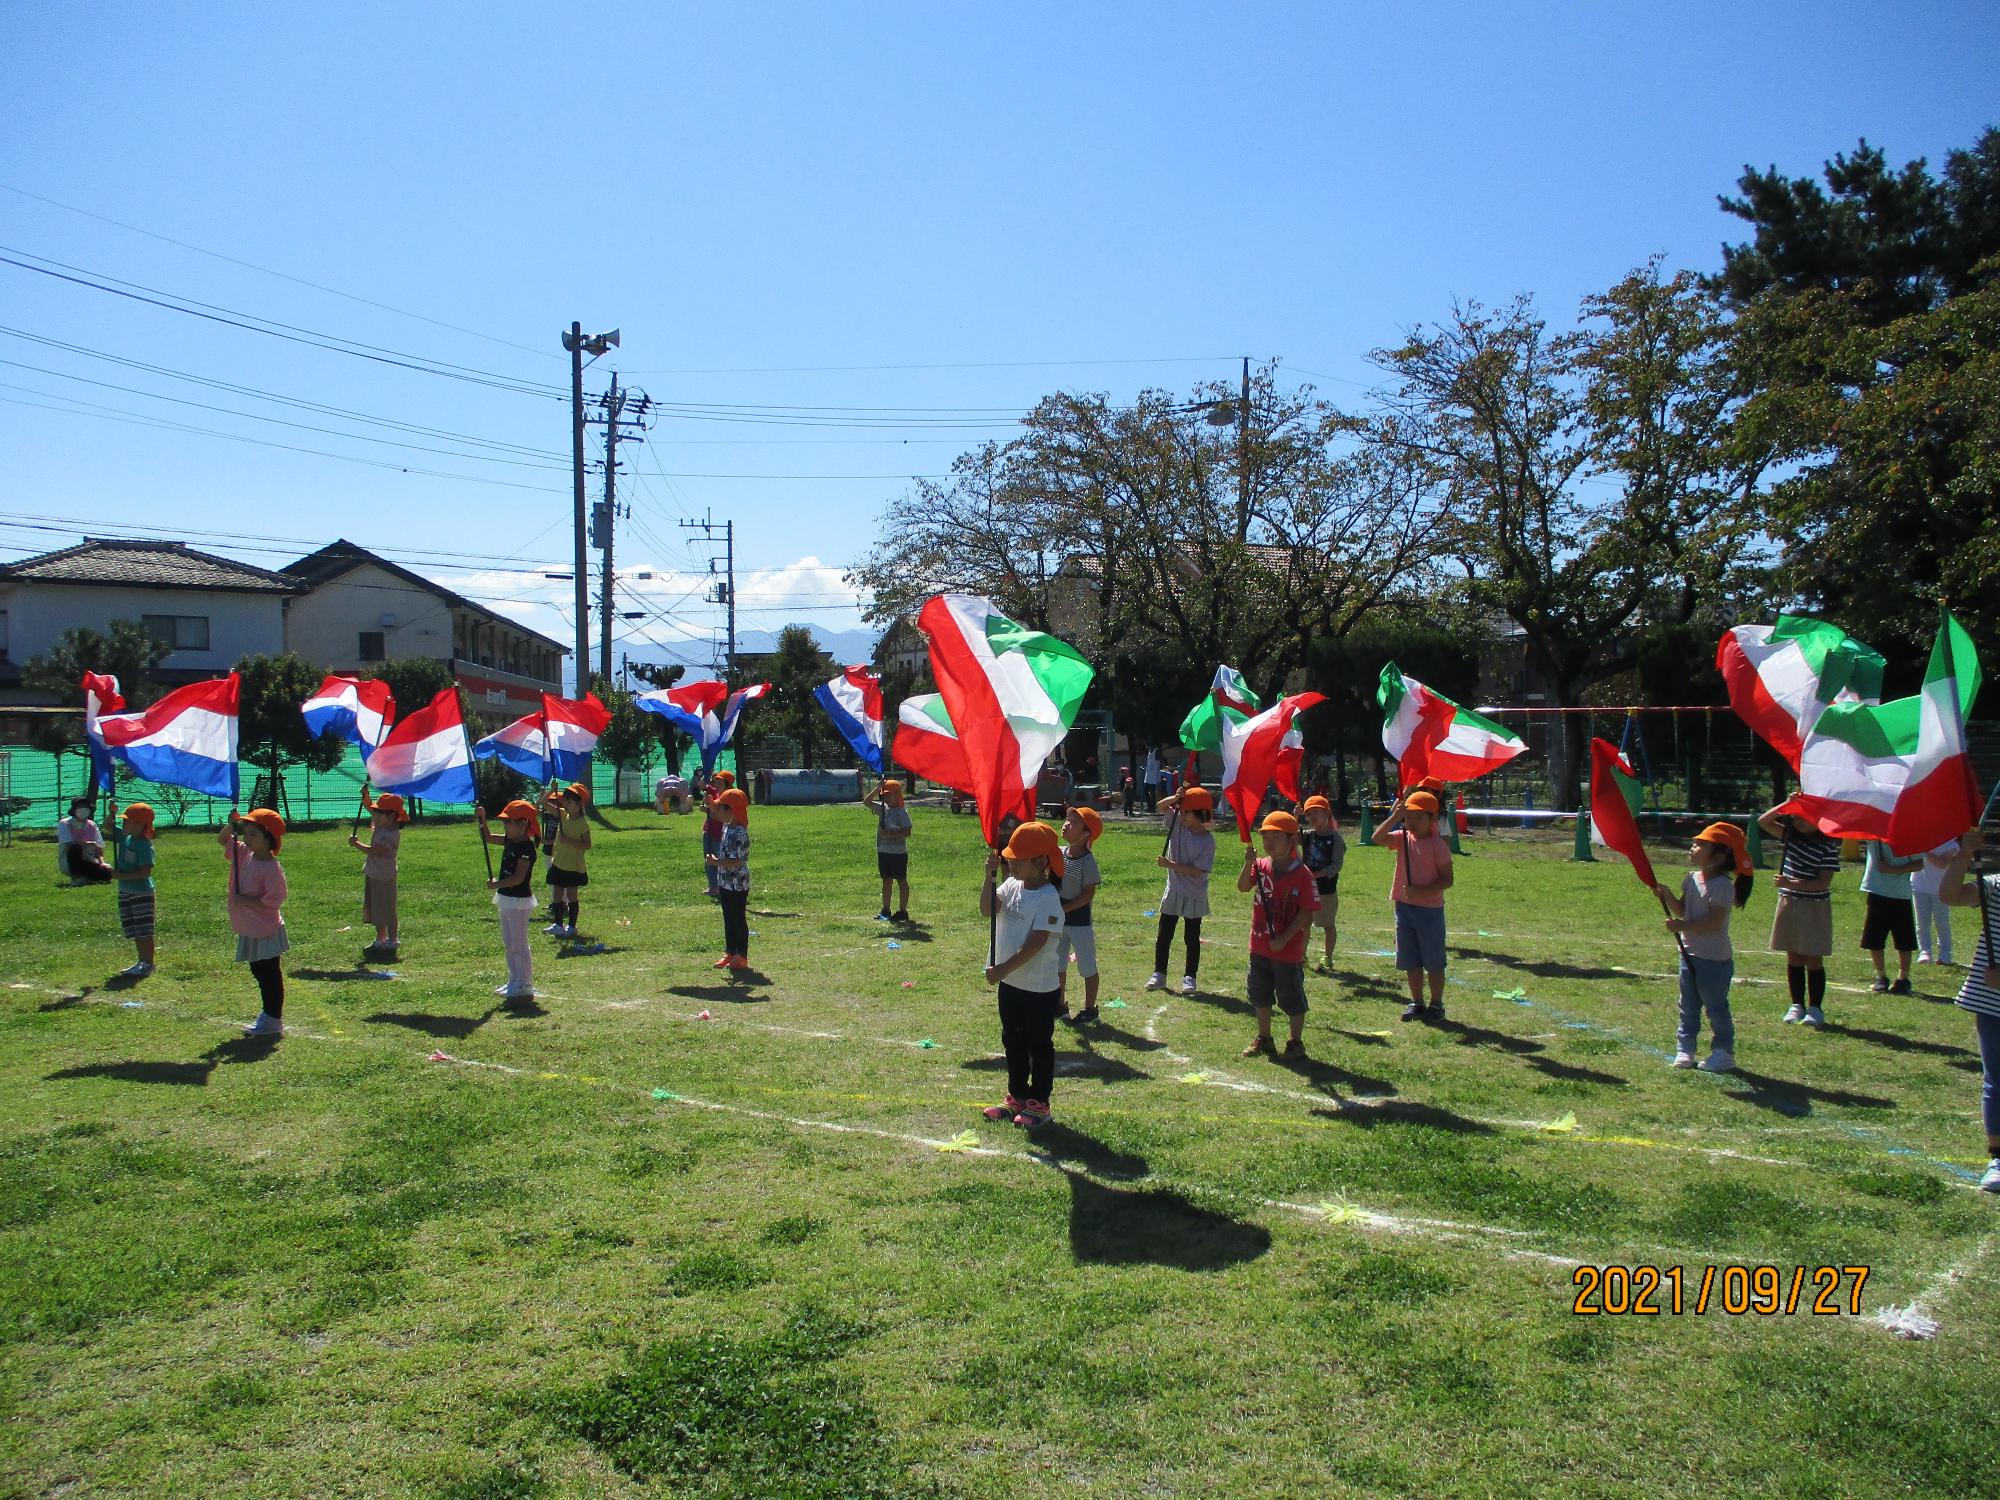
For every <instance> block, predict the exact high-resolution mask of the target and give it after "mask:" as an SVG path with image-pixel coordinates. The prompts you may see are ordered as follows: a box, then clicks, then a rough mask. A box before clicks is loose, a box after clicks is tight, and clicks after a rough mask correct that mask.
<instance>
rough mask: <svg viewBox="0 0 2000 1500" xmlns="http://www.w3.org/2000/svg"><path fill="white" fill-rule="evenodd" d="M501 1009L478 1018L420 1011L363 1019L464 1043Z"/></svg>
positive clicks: (377, 1014)
mask: <svg viewBox="0 0 2000 1500" xmlns="http://www.w3.org/2000/svg"><path fill="white" fill-rule="evenodd" d="M529 1003H530V1004H532V1003H533V1002H532V1001H530V1002H529ZM499 1009H500V1008H499V1007H498V1006H497V1005H496V1006H495V1007H494V1008H493V1009H492V1010H489V1011H487V1012H486V1013H485V1014H484V1015H477V1016H437V1015H431V1014H429V1013H427V1012H425V1011H420V1010H378V1011H376V1012H375V1014H374V1015H372V1016H363V1017H362V1018H361V1019H362V1020H364V1021H367V1022H369V1023H371V1024H373V1025H377V1026H401V1027H403V1028H404V1029H405V1030H408V1031H421V1032H422V1033H423V1034H424V1035H425V1036H435V1037H449V1038H451V1039H453V1040H455V1041H463V1040H465V1038H467V1037H469V1036H471V1035H472V1033H473V1032H475V1031H477V1030H478V1029H479V1028H480V1027H482V1026H484V1025H485V1024H486V1023H487V1022H488V1021H490V1020H492V1019H493V1017H494V1016H495V1015H496V1014H498V1012H499Z"/></svg>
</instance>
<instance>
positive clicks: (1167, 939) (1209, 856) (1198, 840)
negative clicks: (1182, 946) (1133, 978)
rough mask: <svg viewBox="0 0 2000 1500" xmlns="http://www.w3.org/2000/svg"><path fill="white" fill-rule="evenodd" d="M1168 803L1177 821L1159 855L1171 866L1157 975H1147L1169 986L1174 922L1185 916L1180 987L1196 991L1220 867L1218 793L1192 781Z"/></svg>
mask: <svg viewBox="0 0 2000 1500" xmlns="http://www.w3.org/2000/svg"><path fill="white" fill-rule="evenodd" d="M1168 806H1169V808H1170V811H1171V813H1172V816H1173V820H1174V821H1173V826H1172V830H1171V831H1170V832H1169V833H1168V834H1167V849H1166V852H1165V853H1164V854H1162V855H1161V856H1160V858H1159V859H1158V861H1156V862H1157V863H1158V865H1159V866H1160V868H1161V869H1163V870H1165V871H1166V872H1167V888H1166V890H1165V891H1164V892H1163V893H1162V894H1161V896H1160V929H1159V933H1158V934H1157V935H1156V936H1155V937H1154V939H1153V977H1152V978H1151V979H1148V980H1147V981H1146V988H1147V989H1149V990H1158V989H1164V988H1165V987H1166V983H1167V958H1168V956H1169V955H1170V954H1171V953H1172V952H1173V947H1174V924H1175V922H1177V921H1180V922H1185V923H1186V924H1187V968H1186V971H1185V972H1184V973H1183V974H1182V975H1181V993H1182V994H1183V995H1192V994H1193V993H1194V991H1195V978H1196V976H1197V975H1199V974H1200V972H1201V919H1202V918H1203V917H1205V916H1207V915H1208V872H1209V871H1210V870H1212V869H1214V868H1215V834H1214V832H1213V831H1212V830H1211V829H1210V827H1209V825H1210V823H1211V821H1212V820H1213V819H1214V817H1215V795H1214V793H1212V792H1210V791H1209V789H1208V788H1207V787H1203V786H1191V787H1188V788H1186V789H1185V790H1184V791H1182V792H1181V793H1180V795H1179V796H1178V797H1177V798H1174V799H1172V800H1171V801H1170V802H1169V804H1168Z"/></svg>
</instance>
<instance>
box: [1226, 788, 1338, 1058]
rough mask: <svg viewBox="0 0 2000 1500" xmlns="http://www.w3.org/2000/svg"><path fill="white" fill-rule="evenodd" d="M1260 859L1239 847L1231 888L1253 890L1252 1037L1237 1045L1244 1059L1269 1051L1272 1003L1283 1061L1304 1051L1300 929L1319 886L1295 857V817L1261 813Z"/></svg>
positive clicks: (1248, 987) (1248, 989)
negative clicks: (1282, 1023) (1286, 1032)
mask: <svg viewBox="0 0 2000 1500" xmlns="http://www.w3.org/2000/svg"><path fill="white" fill-rule="evenodd" d="M1257 832H1258V834H1259V835H1260V836H1261V838H1262V840H1263V843H1264V857H1263V858H1262V859H1259V858H1257V851H1256V848H1255V847H1254V846H1253V845H1251V844H1248V843H1246V844H1244V846H1243V870H1242V873H1241V874H1239V875H1238V876H1237V877H1236V889H1237V890H1239V891H1255V892H1256V893H1257V900H1256V903H1255V905H1253V906H1252V907H1251V910H1250V973H1249V977H1248V979H1247V980H1246V981H1245V982H1244V992H1245V993H1246V994H1247V995H1248V996H1249V997H1250V1003H1251V1004H1252V1005H1253V1006H1255V1007H1256V1009H1257V1035H1256V1038H1255V1039H1254V1040H1253V1041H1252V1042H1251V1043H1250V1045H1249V1046H1247V1047H1245V1048H1244V1049H1243V1055H1244V1056H1245V1057H1255V1056H1257V1055H1258V1054H1259V1053H1260V1052H1262V1053H1270V1052H1273V1051H1274V1050H1275V1044H1274V1043H1273V1042H1272V1040H1271V1006H1272V1004H1273V1002H1274V1001H1275V1002H1276V1004H1277V1007H1278V1009H1279V1010H1282V1011H1283V1012H1284V1013H1285V1019H1286V1021H1287V1022H1289V1023H1290V1026H1291V1037H1290V1039H1289V1040H1288V1041H1286V1043H1285V1052H1284V1056H1285V1060H1286V1061H1288V1062H1292V1061H1296V1060H1298V1059H1300V1058H1302V1057H1304V1056H1305V1055H1306V1043H1305V1027H1306V929H1307V928H1308V927H1310V926H1311V925H1312V916H1313V913H1314V912H1315V911H1316V910H1318V909H1319V887H1318V882H1317V881H1315V880H1314V878H1313V872H1312V867H1311V866H1309V865H1308V864H1306V862H1305V861H1304V860H1302V859H1300V858H1299V820H1298V819H1297V818H1295V817H1293V816H1292V815H1291V814H1290V813H1288V812H1284V811H1274V812H1268V813H1266V814H1264V821H1263V822H1262V823H1261V824H1259V825H1258V828H1257Z"/></svg>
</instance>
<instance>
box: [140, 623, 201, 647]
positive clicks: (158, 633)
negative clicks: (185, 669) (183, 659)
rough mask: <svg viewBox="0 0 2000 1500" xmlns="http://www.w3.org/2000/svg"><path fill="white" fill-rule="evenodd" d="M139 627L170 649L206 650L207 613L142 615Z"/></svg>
mask: <svg viewBox="0 0 2000 1500" xmlns="http://www.w3.org/2000/svg"><path fill="white" fill-rule="evenodd" d="M139 628H140V629H142V630H144V631H145V632H146V634H147V635H150V636H151V637H152V638H153V639H154V640H156V641H158V642H159V643H160V644H161V645H163V646H165V647H166V648H167V649H168V650H169V651H206V650H207V649H208V616H207V615H141V616H140V617H139Z"/></svg>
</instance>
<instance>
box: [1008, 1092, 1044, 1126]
mask: <svg viewBox="0 0 2000 1500" xmlns="http://www.w3.org/2000/svg"><path fill="white" fill-rule="evenodd" d="M1014 1123H1015V1124H1016V1125H1018V1126H1020V1127H1021V1128H1022V1129H1023V1130H1040V1129H1041V1128H1042V1127H1043V1126H1044V1125H1046V1124H1048V1123H1049V1107H1048V1105H1047V1104H1046V1103H1044V1102H1043V1101H1042V1100H1040V1099H1030V1100H1028V1101H1026V1102H1025V1103H1024V1104H1022V1106H1021V1112H1020V1113H1019V1114H1018V1115H1016V1116H1014Z"/></svg>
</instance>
